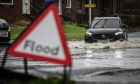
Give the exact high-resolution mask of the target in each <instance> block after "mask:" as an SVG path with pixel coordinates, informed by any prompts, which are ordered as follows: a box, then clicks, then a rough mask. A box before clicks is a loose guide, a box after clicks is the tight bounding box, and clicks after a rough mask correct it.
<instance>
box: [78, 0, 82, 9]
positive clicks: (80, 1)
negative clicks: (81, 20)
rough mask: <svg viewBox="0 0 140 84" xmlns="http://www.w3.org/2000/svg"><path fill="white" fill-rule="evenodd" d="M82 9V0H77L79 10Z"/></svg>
mask: <svg viewBox="0 0 140 84" xmlns="http://www.w3.org/2000/svg"><path fill="white" fill-rule="evenodd" d="M81 9H82V0H77V10H81Z"/></svg>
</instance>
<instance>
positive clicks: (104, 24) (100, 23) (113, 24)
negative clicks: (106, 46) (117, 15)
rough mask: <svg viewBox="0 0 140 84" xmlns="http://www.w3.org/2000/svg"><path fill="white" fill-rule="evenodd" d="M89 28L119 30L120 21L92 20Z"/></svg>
mask: <svg viewBox="0 0 140 84" xmlns="http://www.w3.org/2000/svg"><path fill="white" fill-rule="evenodd" d="M91 28H120V21H119V20H117V19H97V20H94V21H93V23H92V25H91Z"/></svg>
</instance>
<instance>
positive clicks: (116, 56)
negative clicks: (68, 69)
mask: <svg viewBox="0 0 140 84" xmlns="http://www.w3.org/2000/svg"><path fill="white" fill-rule="evenodd" d="M128 37H129V40H128V41H122V42H120V41H117V42H99V43H91V44H88V43H85V42H84V41H68V42H67V43H68V47H69V50H70V54H71V56H72V76H71V77H72V78H73V79H76V81H77V80H80V79H79V77H80V78H81V79H82V78H84V77H87V76H88V77H90V75H92V76H93V75H97V74H99V73H101V72H105V71H109V70H120V69H126V70H127V69H128V70H129V69H140V32H135V33H130V34H129V35H128ZM3 52H4V51H1V59H2V53H3ZM28 64H29V65H28V67H29V71H30V73H31V74H37V75H38V74H40V75H38V76H41V77H42V76H43V77H46V74H51V75H62V74H63V66H62V65H58V64H52V63H48V62H39V61H33V60H29V61H28ZM6 68H8V69H11V70H14V71H19V72H23V71H24V70H23V68H24V67H23V59H22V58H17V57H8V60H7V62H6ZM36 72H37V73H36ZM77 78H78V79H77ZM89 79H91V80H92V78H89ZM82 80H84V79H82ZM87 81H88V80H87ZM89 81H90V80H89Z"/></svg>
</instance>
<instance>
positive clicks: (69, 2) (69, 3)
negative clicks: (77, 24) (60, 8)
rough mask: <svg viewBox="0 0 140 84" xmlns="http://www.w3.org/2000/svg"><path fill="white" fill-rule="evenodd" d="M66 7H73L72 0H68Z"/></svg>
mask: <svg viewBox="0 0 140 84" xmlns="http://www.w3.org/2000/svg"><path fill="white" fill-rule="evenodd" d="M66 8H71V0H66Z"/></svg>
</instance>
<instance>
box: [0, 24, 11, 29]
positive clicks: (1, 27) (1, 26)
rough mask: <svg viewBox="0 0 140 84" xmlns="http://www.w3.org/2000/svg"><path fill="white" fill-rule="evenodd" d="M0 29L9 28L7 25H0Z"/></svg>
mask: <svg viewBox="0 0 140 84" xmlns="http://www.w3.org/2000/svg"><path fill="white" fill-rule="evenodd" d="M0 29H9V26H8V24H7V23H0Z"/></svg>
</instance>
